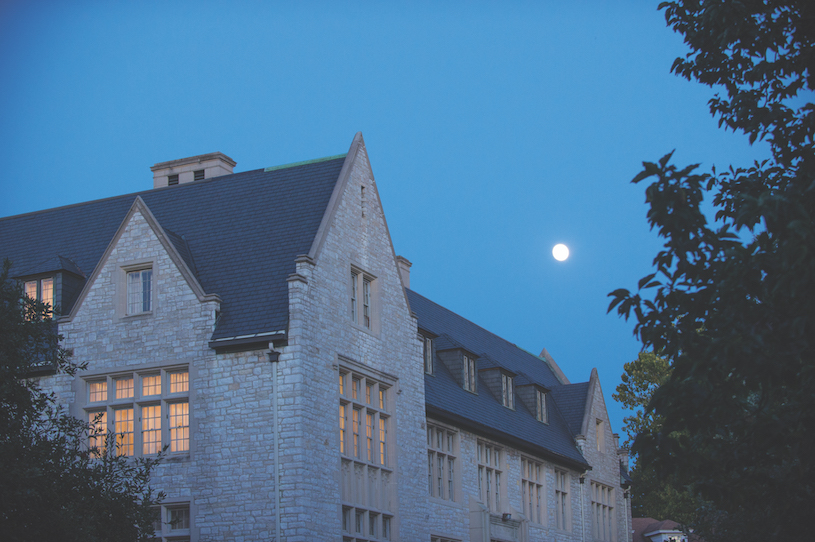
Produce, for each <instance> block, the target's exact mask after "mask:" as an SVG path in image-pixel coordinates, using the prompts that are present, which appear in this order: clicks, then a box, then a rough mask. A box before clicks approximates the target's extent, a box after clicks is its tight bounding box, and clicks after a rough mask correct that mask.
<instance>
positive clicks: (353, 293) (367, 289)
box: [348, 265, 379, 333]
mask: <svg viewBox="0 0 815 542" xmlns="http://www.w3.org/2000/svg"><path fill="white" fill-rule="evenodd" d="M350 273H351V275H350V281H349V284H348V290H349V292H348V299H349V320H351V323H352V324H353V325H354V327H356V328H357V329H361V330H364V331H368V332H369V333H378V332H379V282H378V281H377V278H376V277H375V276H374V275H372V274H371V273H368V272H367V271H363V270H362V269H361V268H359V267H358V266H356V265H351V271H350Z"/></svg>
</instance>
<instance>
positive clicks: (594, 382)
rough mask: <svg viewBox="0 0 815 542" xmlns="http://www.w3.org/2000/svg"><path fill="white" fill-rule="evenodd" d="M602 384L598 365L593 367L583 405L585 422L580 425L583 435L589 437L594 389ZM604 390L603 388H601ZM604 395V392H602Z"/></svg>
mask: <svg viewBox="0 0 815 542" xmlns="http://www.w3.org/2000/svg"><path fill="white" fill-rule="evenodd" d="M599 385H600V376H599V375H598V374H597V367H592V369H591V377H589V389H588V390H586V404H585V405H584V406H583V408H584V409H585V410H584V411H583V423H582V424H581V426H580V431H581V435H583V436H584V437H586V438H589V428H590V425H589V424H590V423H591V411H592V410H593V409H594V391H595V388H596V387H597V386H599ZM601 391H602V389H601ZM600 395H601V396H602V393H601V394H600Z"/></svg>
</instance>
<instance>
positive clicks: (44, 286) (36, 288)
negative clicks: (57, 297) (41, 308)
mask: <svg viewBox="0 0 815 542" xmlns="http://www.w3.org/2000/svg"><path fill="white" fill-rule="evenodd" d="M24 286H25V295H26V296H28V297H29V298H31V299H34V300H36V301H42V302H43V303H45V304H46V305H48V307H49V310H48V313H49V314H50V313H52V311H53V310H54V279H53V278H50V277H49V278H45V279H37V280H27V281H26V282H25V285H24Z"/></svg>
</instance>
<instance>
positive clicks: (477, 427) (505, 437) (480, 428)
mask: <svg viewBox="0 0 815 542" xmlns="http://www.w3.org/2000/svg"><path fill="white" fill-rule="evenodd" d="M425 413H426V414H427V417H429V418H434V419H438V420H440V421H443V422H447V423H450V424H452V425H455V426H457V427H461V428H464V429H468V430H470V431H472V432H473V433H476V434H480V435H481V436H484V437H487V438H494V439H498V440H500V441H501V442H504V443H507V444H511V445H512V446H513V447H515V448H516V449H518V450H520V451H525V452H527V453H529V454H531V455H535V456H537V457H541V458H545V459H548V460H549V461H552V462H553V463H557V464H559V465H562V466H568V467H572V468H574V469H576V470H579V471H581V472H587V471H590V470H592V467H591V465H589V463H588V462H586V461H585V459H584V460H583V461H584V462H583V463H581V462H580V461H577V460H575V459H572V458H569V457H566V456H563V455H560V454H558V453H556V452H553V451H551V450H547V449H546V448H543V447H542V446H538V445H536V444H533V443H530V442H529V441H527V440H523V439H521V438H518V437H517V436H515V435H512V434H509V433H504V432H503V431H500V430H498V429H494V428H492V427H489V426H487V425H484V424H481V423H478V422H474V421H472V420H470V419H467V418H465V417H463V416H460V415H458V414H453V413H451V412H448V411H446V410H442V409H440V408H438V407H435V406H432V405H429V404H427V403H425ZM575 450H576V451H577V453H578V454H579V453H580V450H578V449H577V448H576V447H575Z"/></svg>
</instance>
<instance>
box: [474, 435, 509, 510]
mask: <svg viewBox="0 0 815 542" xmlns="http://www.w3.org/2000/svg"><path fill="white" fill-rule="evenodd" d="M476 463H477V464H478V498H479V499H481V502H482V503H483V504H484V505H485V506H486V507H487V510H489V511H490V512H491V513H493V514H500V513H502V512H503V511H504V509H505V508H506V506H505V505H506V502H507V498H506V492H505V490H506V484H505V483H502V482H501V475H502V474H503V473H504V472H505V471H506V466H505V465H504V449H503V448H502V447H501V446H498V445H496V444H492V443H491V442H487V441H483V440H479V441H478V442H477V444H476Z"/></svg>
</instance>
